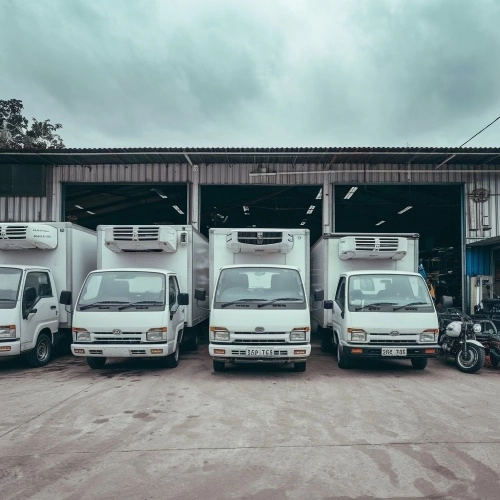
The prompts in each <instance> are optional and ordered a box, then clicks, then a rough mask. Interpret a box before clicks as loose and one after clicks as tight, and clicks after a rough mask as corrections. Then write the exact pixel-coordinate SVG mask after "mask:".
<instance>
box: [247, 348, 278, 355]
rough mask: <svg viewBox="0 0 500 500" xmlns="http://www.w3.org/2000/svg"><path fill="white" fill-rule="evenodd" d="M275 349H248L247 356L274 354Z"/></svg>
mask: <svg viewBox="0 0 500 500" xmlns="http://www.w3.org/2000/svg"><path fill="white" fill-rule="evenodd" d="M272 355H273V349H255V348H253V349H247V356H272Z"/></svg>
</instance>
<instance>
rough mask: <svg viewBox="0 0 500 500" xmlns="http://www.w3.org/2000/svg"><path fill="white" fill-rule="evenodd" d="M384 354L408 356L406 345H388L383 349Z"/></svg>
mask: <svg viewBox="0 0 500 500" xmlns="http://www.w3.org/2000/svg"><path fill="white" fill-rule="evenodd" d="M382 356H406V347H386V348H385V349H382Z"/></svg>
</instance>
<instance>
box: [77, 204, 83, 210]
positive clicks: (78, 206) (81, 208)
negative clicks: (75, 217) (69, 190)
mask: <svg viewBox="0 0 500 500" xmlns="http://www.w3.org/2000/svg"><path fill="white" fill-rule="evenodd" d="M75 208H79V209H80V210H85V209H84V208H83V207H81V206H80V205H75Z"/></svg>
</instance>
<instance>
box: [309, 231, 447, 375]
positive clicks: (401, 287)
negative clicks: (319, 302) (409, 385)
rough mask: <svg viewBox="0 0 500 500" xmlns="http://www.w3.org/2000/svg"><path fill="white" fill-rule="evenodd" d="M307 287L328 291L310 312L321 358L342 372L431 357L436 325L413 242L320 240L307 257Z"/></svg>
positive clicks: (422, 362)
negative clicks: (382, 361)
mask: <svg viewBox="0 0 500 500" xmlns="http://www.w3.org/2000/svg"><path fill="white" fill-rule="evenodd" d="M311 255H312V259H311V262H312V263H311V274H312V282H313V283H314V284H315V285H316V286H320V284H323V285H324V286H325V287H326V290H327V298H328V299H329V300H325V301H324V311H323V312H321V311H320V310H317V311H313V313H312V315H313V320H314V321H315V322H316V324H317V325H318V327H319V330H320V333H321V346H322V350H323V351H334V352H336V354H337V363H338V365H339V367H340V368H349V367H350V366H351V365H352V361H353V360H354V359H356V358H357V359H362V358H365V359H366V358H386V359H388V358H399V359H409V360H410V361H411V363H412V365H413V367H414V368H417V369H423V368H425V366H426V365H427V359H428V358H432V357H437V356H438V354H439V348H438V344H437V341H438V333H439V326H438V318H437V313H436V310H435V308H434V303H433V301H432V298H431V297H430V294H429V290H428V288H427V285H426V283H425V280H424V279H423V278H422V276H421V275H420V274H419V273H418V272H416V271H417V265H418V235H416V234H350V233H330V234H325V235H323V237H322V238H321V239H320V240H319V242H317V243H316V244H315V245H314V246H313V249H312V251H311Z"/></svg>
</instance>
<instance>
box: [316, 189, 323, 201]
mask: <svg viewBox="0 0 500 500" xmlns="http://www.w3.org/2000/svg"><path fill="white" fill-rule="evenodd" d="M322 196H323V188H321V189H320V190H319V191H318V194H317V195H316V199H317V200H321V198H322Z"/></svg>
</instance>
